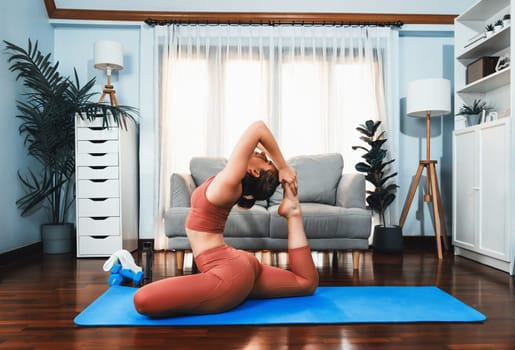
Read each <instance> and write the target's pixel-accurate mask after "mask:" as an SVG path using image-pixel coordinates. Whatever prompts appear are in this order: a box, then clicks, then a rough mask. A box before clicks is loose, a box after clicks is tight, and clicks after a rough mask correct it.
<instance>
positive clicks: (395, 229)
mask: <svg viewBox="0 0 515 350" xmlns="http://www.w3.org/2000/svg"><path fill="white" fill-rule="evenodd" d="M372 246H373V247H374V251H375V252H379V253H400V252H402V247H403V239H402V228H401V227H400V226H397V225H395V226H383V225H376V226H375V227H374V240H373V242H372Z"/></svg>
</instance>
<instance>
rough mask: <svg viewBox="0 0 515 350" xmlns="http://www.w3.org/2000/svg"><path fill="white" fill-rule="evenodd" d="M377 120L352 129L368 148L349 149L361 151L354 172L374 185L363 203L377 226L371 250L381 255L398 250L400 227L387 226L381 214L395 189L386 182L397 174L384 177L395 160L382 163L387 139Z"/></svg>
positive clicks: (400, 243) (389, 202)
mask: <svg viewBox="0 0 515 350" xmlns="http://www.w3.org/2000/svg"><path fill="white" fill-rule="evenodd" d="M380 125H381V121H373V120H367V121H366V122H365V124H363V125H360V126H359V127H357V128H356V130H358V131H359V132H360V133H361V134H362V136H361V137H360V139H361V140H362V141H364V142H365V143H367V144H368V145H369V148H366V147H363V146H352V149H353V150H357V149H361V150H363V151H365V154H363V155H362V158H363V159H365V161H364V162H359V163H358V164H356V166H355V168H356V170H357V171H359V172H362V173H365V174H366V176H365V178H366V179H367V181H368V182H370V183H371V184H372V185H373V186H374V190H373V191H370V190H368V191H367V194H368V195H367V198H366V200H367V203H368V205H369V207H370V208H371V209H372V210H373V211H375V212H377V213H378V214H379V217H380V221H381V224H380V225H376V226H375V227H374V238H373V244H372V245H373V247H374V251H378V252H384V253H398V252H401V251H402V246H403V239H402V228H401V227H400V226H398V225H387V224H386V218H385V211H386V209H387V208H388V206H390V204H392V202H393V201H394V200H395V192H396V191H397V187H399V186H397V185H396V184H395V183H393V182H391V181H390V180H391V179H392V178H393V177H395V176H397V173H390V174H388V168H387V166H388V165H389V164H391V163H393V162H394V161H395V159H390V160H386V156H387V151H386V149H384V148H383V145H384V143H385V142H386V141H387V139H385V138H384V131H380V130H379V126H380Z"/></svg>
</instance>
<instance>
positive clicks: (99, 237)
mask: <svg viewBox="0 0 515 350" xmlns="http://www.w3.org/2000/svg"><path fill="white" fill-rule="evenodd" d="M90 237H91V238H93V239H106V238H108V237H109V236H90Z"/></svg>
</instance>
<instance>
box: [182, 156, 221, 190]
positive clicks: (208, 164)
mask: <svg viewBox="0 0 515 350" xmlns="http://www.w3.org/2000/svg"><path fill="white" fill-rule="evenodd" d="M226 164H227V159H225V158H213V157H193V158H192V159H191V161H190V172H191V176H192V177H193V181H195V185H197V187H198V186H200V185H202V184H203V183H204V182H205V181H206V180H207V179H209V178H210V177H211V176H213V175H216V174H218V173H219V172H220V171H222V169H223V168H224V167H225V165H226Z"/></svg>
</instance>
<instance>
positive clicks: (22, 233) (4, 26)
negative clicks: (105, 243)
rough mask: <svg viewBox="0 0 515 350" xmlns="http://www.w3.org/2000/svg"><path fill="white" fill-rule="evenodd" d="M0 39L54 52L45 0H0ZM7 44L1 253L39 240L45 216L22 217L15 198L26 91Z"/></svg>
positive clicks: (2, 59) (0, 112) (0, 149)
mask: <svg viewBox="0 0 515 350" xmlns="http://www.w3.org/2000/svg"><path fill="white" fill-rule="evenodd" d="M0 33H1V37H0V39H1V40H6V41H9V42H12V43H14V44H16V45H18V46H22V47H27V39H28V38H29V37H30V38H31V39H32V40H33V41H36V40H38V41H39V47H40V48H41V50H42V51H43V52H52V49H53V41H54V36H53V29H52V27H51V26H50V24H49V23H48V17H47V14H46V9H45V7H44V4H43V1H34V0H16V1H1V2H0ZM4 48H5V44H4V43H3V41H2V42H1V43H0V52H1V54H0V86H1V90H0V91H1V93H0V105H1V106H2V108H0V160H1V164H2V165H1V166H0V178H1V185H0V253H2V252H6V251H10V250H13V249H16V248H20V247H23V246H27V245H30V244H32V243H35V242H38V241H40V240H41V239H40V235H39V225H40V223H41V222H42V220H43V218H42V217H41V216H38V215H36V216H32V217H28V218H22V217H20V212H19V210H18V209H17V208H16V200H17V199H18V197H19V196H20V195H21V194H22V191H21V188H20V187H19V185H18V180H17V171H18V169H19V168H21V169H24V168H26V167H27V166H28V159H27V157H26V149H25V147H24V146H23V139H22V138H21V137H20V136H19V134H18V126H19V120H18V119H17V118H16V117H15V116H16V115H17V110H16V99H19V98H20V94H21V93H22V91H23V88H22V85H21V83H20V82H16V80H15V78H16V76H15V75H14V74H13V73H11V72H10V71H9V70H8V67H9V65H8V63H7V58H8V56H7V55H6V54H5V51H4Z"/></svg>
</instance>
